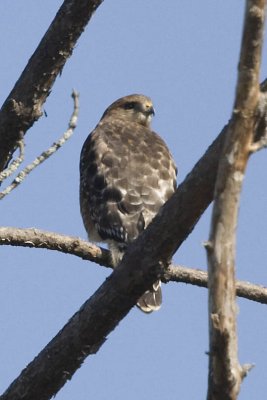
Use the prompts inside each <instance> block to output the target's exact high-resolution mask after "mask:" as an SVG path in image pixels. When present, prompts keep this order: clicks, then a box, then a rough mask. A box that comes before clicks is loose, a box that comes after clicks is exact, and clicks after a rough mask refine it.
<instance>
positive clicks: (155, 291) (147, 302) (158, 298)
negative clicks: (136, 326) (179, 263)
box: [136, 281, 162, 313]
mask: <svg viewBox="0 0 267 400" xmlns="http://www.w3.org/2000/svg"><path fill="white" fill-rule="evenodd" d="M160 285H161V282H160V281H157V282H156V283H154V285H153V286H152V288H151V289H150V290H147V291H146V292H145V293H144V294H143V295H142V296H141V297H140V299H139V300H138V302H137V304H136V305H137V307H139V308H140V310H142V311H143V312H145V313H151V312H152V311H158V310H159V309H160V306H161V303H162V293H161V287H160Z"/></svg>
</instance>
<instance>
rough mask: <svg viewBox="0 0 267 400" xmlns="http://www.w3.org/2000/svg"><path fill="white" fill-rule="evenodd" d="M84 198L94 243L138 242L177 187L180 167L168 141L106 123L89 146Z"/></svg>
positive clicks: (131, 126) (144, 130)
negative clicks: (176, 164)
mask: <svg viewBox="0 0 267 400" xmlns="http://www.w3.org/2000/svg"><path fill="white" fill-rule="evenodd" d="M80 173H81V185H80V200H81V213H82V216H83V220H84V225H85V227H86V230H87V232H88V234H89V237H90V238H91V239H92V240H96V241H105V240H108V241H110V240H114V241H116V242H120V243H129V242H131V241H132V240H134V239H135V238H136V237H137V236H138V234H139V233H140V231H142V230H143V229H144V228H145V227H146V226H147V225H148V224H149V223H150V222H151V220H152V218H153V217H154V216H155V215H156V214H157V212H158V210H159V208H160V207H161V206H162V205H163V204H164V203H165V202H166V201H167V200H168V198H169V197H170V196H171V195H172V193H173V192H174V190H175V187H176V168H175V164H174V161H173V159H172V156H171V154H170V153H169V150H168V148H167V146H166V145H165V143H164V142H163V140H162V139H161V138H160V137H159V136H158V135H157V134H156V133H154V132H152V131H151V130H150V129H149V128H146V127H144V126H141V125H140V124H137V123H134V122H130V123H129V122H127V125H126V124H125V122H124V121H123V120H120V119H116V120H112V121H111V120H108V121H105V119H104V120H102V121H100V123H99V124H98V125H97V127H96V128H95V130H94V131H93V132H92V133H91V134H90V135H89V136H88V138H87V140H86V142H85V143H84V146H83V149H82V153H81V162H80Z"/></svg>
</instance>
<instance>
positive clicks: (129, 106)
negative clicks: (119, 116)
mask: <svg viewBox="0 0 267 400" xmlns="http://www.w3.org/2000/svg"><path fill="white" fill-rule="evenodd" d="M135 107H136V103H135V102H134V101H130V102H128V103H126V104H124V109H125V110H132V109H133V108H135Z"/></svg>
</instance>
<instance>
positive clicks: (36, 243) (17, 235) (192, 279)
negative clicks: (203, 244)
mask: <svg viewBox="0 0 267 400" xmlns="http://www.w3.org/2000/svg"><path fill="white" fill-rule="evenodd" d="M0 245H9V246H21V247H30V248H36V249H47V250H56V251H59V252H61V253H65V254H72V255H74V256H77V257H80V258H82V259H83V260H88V261H92V262H94V263H96V264H99V265H102V266H104V267H106V268H112V269H113V267H112V265H111V263H110V253H109V250H106V249H104V248H102V247H98V246H96V245H95V244H93V243H89V242H87V241H85V240H82V239H80V238H78V237H73V236H67V235H60V234H58V233H55V232H47V231H43V230H40V229H33V228H28V229H21V228H13V227H0ZM161 280H162V281H163V282H165V283H167V282H170V281H172V282H179V283H188V284H190V285H194V286H199V287H205V288H207V280H208V278H207V272H205V271H202V270H200V269H193V268H188V267H185V266H182V265H171V266H169V267H168V269H167V270H166V271H164V272H163V276H162V277H161ZM236 294H237V296H239V297H243V298H245V299H248V300H252V301H255V302H258V303H262V304H267V288H265V287H264V286H261V285H255V284H252V283H249V282H244V281H236Z"/></svg>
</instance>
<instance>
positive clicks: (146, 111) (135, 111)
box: [101, 94, 155, 127]
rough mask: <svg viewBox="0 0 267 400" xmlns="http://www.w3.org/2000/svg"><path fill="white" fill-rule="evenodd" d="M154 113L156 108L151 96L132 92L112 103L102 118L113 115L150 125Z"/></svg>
mask: <svg viewBox="0 0 267 400" xmlns="http://www.w3.org/2000/svg"><path fill="white" fill-rule="evenodd" d="M153 115H155V110H154V108H153V104H152V101H151V99H150V98H149V97H147V96H143V95H142V94H131V95H129V96H125V97H122V98H120V99H118V100H116V101H115V102H114V103H112V104H111V105H110V106H109V107H108V108H107V109H106V111H105V112H104V114H103V116H102V118H101V119H103V118H106V117H109V116H112V117H113V118H123V119H124V120H129V121H132V122H137V123H139V124H141V125H144V126H147V127H149V125H150V122H151V119H152V116H153Z"/></svg>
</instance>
